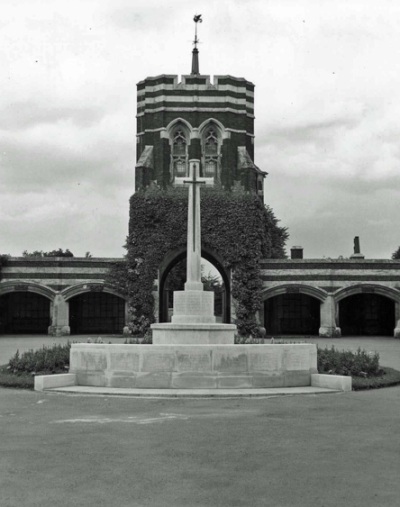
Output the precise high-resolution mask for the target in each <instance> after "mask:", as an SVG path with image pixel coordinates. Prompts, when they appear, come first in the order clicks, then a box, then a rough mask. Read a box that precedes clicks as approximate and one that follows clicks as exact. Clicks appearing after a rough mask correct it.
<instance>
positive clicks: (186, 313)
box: [171, 284, 215, 324]
mask: <svg viewBox="0 0 400 507" xmlns="http://www.w3.org/2000/svg"><path fill="white" fill-rule="evenodd" d="M201 285H202V284H201ZM171 320H172V322H173V323H174V324H197V323H198V324H205V323H210V324H211V323H214V322H215V317H214V292H211V291H203V290H179V291H174V314H173V316H172V319H171Z"/></svg>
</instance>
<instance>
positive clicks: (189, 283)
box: [184, 159, 206, 290]
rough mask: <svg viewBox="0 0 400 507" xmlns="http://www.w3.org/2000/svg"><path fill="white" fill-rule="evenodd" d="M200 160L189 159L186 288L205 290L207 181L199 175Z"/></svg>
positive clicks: (186, 181) (185, 181)
mask: <svg viewBox="0 0 400 507" xmlns="http://www.w3.org/2000/svg"><path fill="white" fill-rule="evenodd" d="M199 168H200V160H195V159H193V160H190V161H189V178H190V179H189V180H184V183H186V184H187V185H190V187H189V204H188V228H187V260H186V273H187V274H186V283H185V290H203V284H202V282H201V222H200V185H204V184H205V183H206V180H205V178H200V177H199Z"/></svg>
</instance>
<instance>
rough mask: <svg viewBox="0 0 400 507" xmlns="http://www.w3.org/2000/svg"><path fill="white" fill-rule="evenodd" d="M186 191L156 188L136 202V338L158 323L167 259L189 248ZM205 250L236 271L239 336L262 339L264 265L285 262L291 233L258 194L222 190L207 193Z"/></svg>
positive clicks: (130, 280)
mask: <svg viewBox="0 0 400 507" xmlns="http://www.w3.org/2000/svg"><path fill="white" fill-rule="evenodd" d="M187 194H188V192H187V189H185V188H170V189H166V190H161V189H158V188H150V189H147V190H145V191H141V192H138V193H136V194H134V195H133V196H132V197H131V199H130V221H129V236H128V238H127V245H126V247H127V257H126V268H125V269H126V272H125V273H126V275H125V279H124V280H123V282H122V283H123V285H124V290H126V291H127V294H128V299H129V306H130V314H131V316H132V317H131V322H130V328H131V331H132V332H133V334H134V335H143V334H145V332H146V331H147V330H148V328H149V326H150V324H151V323H152V322H154V298H153V295H152V292H153V291H154V290H155V288H154V287H153V285H154V280H155V279H157V270H158V267H159V265H160V264H161V262H162V261H163V259H164V257H165V255H166V254H167V253H168V252H169V251H171V250H175V249H177V248H179V247H182V246H186V234H187V204H188V203H187V200H188V196H187ZM201 228H202V246H204V247H207V248H208V249H210V250H211V251H214V252H215V253H216V254H218V255H219V257H220V258H221V259H222V260H223V264H224V267H225V268H228V269H231V270H232V296H233V297H234V300H235V302H236V309H235V310H236V318H237V321H236V324H237V326H238V331H239V334H241V335H253V336H254V335H256V334H257V330H258V324H257V322H256V319H255V314H256V312H257V310H259V309H260V307H261V289H262V280H261V276H260V260H261V259H265V258H282V257H285V250H284V247H285V242H286V239H287V238H288V233H287V230H286V228H284V227H279V226H278V220H277V219H276V218H275V216H274V213H273V211H272V210H271V209H270V208H269V207H268V206H264V205H263V204H262V202H261V201H260V199H259V198H258V197H257V196H255V195H250V194H248V193H245V192H244V191H240V190H236V191H233V192H227V191H224V190H222V189H221V188H204V189H202V190H201Z"/></svg>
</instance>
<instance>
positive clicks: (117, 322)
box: [63, 283, 126, 335]
mask: <svg viewBox="0 0 400 507" xmlns="http://www.w3.org/2000/svg"><path fill="white" fill-rule="evenodd" d="M63 296H64V298H65V301H66V302H67V304H68V307H69V308H68V314H69V328H70V334H72V335H74V334H75V335H76V334H122V333H123V330H124V327H125V323H126V302H125V298H123V297H122V296H121V295H120V294H118V293H117V292H116V291H114V290H113V289H112V288H110V287H108V286H107V285H105V284H103V283H85V284H83V283H82V284H78V285H75V286H72V287H69V288H68V289H66V290H64V291H63Z"/></svg>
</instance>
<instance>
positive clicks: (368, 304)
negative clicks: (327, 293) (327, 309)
mask: <svg viewBox="0 0 400 507" xmlns="http://www.w3.org/2000/svg"><path fill="white" fill-rule="evenodd" d="M335 299H336V301H337V306H338V321H339V325H340V328H341V331H342V336H393V332H394V329H395V327H396V318H397V317H396V311H398V308H399V303H400V294H399V293H398V291H396V290H395V289H392V288H390V287H384V286H381V285H372V284H364V285H362V284H360V285H355V286H350V287H346V288H344V289H342V290H340V291H338V292H337V293H336V294H335Z"/></svg>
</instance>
